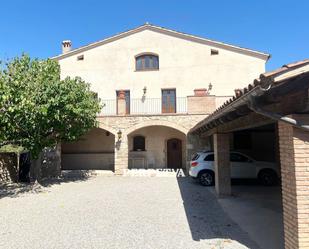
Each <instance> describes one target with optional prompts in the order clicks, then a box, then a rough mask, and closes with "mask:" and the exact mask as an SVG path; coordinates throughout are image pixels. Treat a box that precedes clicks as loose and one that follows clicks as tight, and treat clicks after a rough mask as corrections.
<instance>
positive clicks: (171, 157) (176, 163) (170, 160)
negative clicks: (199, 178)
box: [166, 138, 182, 169]
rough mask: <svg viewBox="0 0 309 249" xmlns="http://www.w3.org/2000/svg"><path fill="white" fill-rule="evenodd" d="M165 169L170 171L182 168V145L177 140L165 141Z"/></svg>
mask: <svg viewBox="0 0 309 249" xmlns="http://www.w3.org/2000/svg"><path fill="white" fill-rule="evenodd" d="M166 147H167V167H168V168H171V169H181V168H182V143H181V140H180V139H178V138H172V139H169V140H167V146H166Z"/></svg>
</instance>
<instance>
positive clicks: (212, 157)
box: [204, 154, 215, 162]
mask: <svg viewBox="0 0 309 249" xmlns="http://www.w3.org/2000/svg"><path fill="white" fill-rule="evenodd" d="M214 160H215V155H214V154H210V155H207V156H206V157H205V158H204V161H211V162H213V161H214Z"/></svg>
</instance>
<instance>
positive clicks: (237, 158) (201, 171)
mask: <svg viewBox="0 0 309 249" xmlns="http://www.w3.org/2000/svg"><path fill="white" fill-rule="evenodd" d="M230 164H231V178H235V179H241V178H243V179H244V178H248V179H250V178H251V179H259V180H260V181H261V183H262V184H263V185H274V184H276V183H277V180H278V175H280V173H279V169H278V167H277V165H276V164H275V163H271V162H262V161H255V160H253V159H252V158H250V157H248V156H246V155H244V154H242V153H239V152H234V151H232V152H230ZM189 175H190V176H191V177H193V178H195V179H198V180H199V182H200V183H201V184H202V185H204V186H211V185H214V183H215V165H214V152H213V151H203V152H197V153H195V154H194V155H193V157H192V160H191V162H190V170H189Z"/></svg>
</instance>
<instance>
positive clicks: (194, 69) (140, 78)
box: [59, 30, 265, 99]
mask: <svg viewBox="0 0 309 249" xmlns="http://www.w3.org/2000/svg"><path fill="white" fill-rule="evenodd" d="M73 43H74V41H73ZM211 48H212V47H211V46H208V45H205V44H201V43H197V42H192V41H188V40H184V39H181V38H177V37H172V36H169V35H165V34H161V33H158V32H155V31H151V30H144V31H141V32H139V33H136V34H133V35H130V36H127V37H124V38H122V39H119V40H116V41H113V42H111V43H107V44H105V45H102V46H99V47H96V48H94V49H90V50H88V51H85V52H83V53H81V54H83V55H84V60H83V61H77V56H78V55H80V54H77V55H73V56H70V57H66V58H63V59H61V60H60V61H59V63H60V66H61V75H62V77H65V76H80V77H82V78H83V79H84V80H86V81H88V82H90V83H91V84H92V90H94V91H96V92H98V94H99V97H101V98H102V99H114V98H115V96H116V93H115V90H116V89H118V90H119V89H128V90H130V93H131V98H141V97H142V93H143V91H142V89H143V88H144V86H146V87H147V89H148V90H147V94H146V96H147V98H161V89H162V88H177V90H176V94H177V97H186V96H188V95H193V89H195V88H207V87H208V84H209V83H210V82H211V83H212V85H213V90H212V91H211V94H214V95H220V96H226V95H233V94H234V91H233V90H234V89H235V88H239V87H244V86H247V85H248V84H249V83H252V81H253V79H254V78H256V77H258V76H259V74H260V73H262V72H264V71H265V61H264V60H262V59H259V58H255V57H252V56H248V55H244V54H240V53H237V52H232V51H228V50H224V49H218V50H219V55H213V56H211V55H210V49H211ZM143 52H153V53H156V54H158V55H159V64H160V69H159V71H146V72H145V71H143V72H136V71H135V57H134V56H135V55H137V54H139V53H143Z"/></svg>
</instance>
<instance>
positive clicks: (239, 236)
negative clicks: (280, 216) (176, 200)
mask: <svg viewBox="0 0 309 249" xmlns="http://www.w3.org/2000/svg"><path fill="white" fill-rule="evenodd" d="M177 180H178V185H179V189H180V192H181V196H182V199H183V205H184V209H185V212H186V216H187V220H188V224H189V227H190V231H191V236H192V239H193V240H195V241H200V240H205V239H226V240H234V241H238V242H239V243H240V244H242V245H244V246H246V247H248V248H251V249H258V248H260V247H259V246H258V245H257V243H256V242H254V241H253V240H252V239H251V238H250V237H249V235H248V233H247V232H245V231H243V230H242V229H241V228H240V227H239V225H238V224H236V223H235V222H234V221H233V220H232V219H231V218H230V217H229V216H228V215H227V214H226V213H225V212H224V210H223V208H222V207H221V205H220V203H219V202H218V200H217V197H216V195H215V194H214V193H213V191H211V190H210V189H208V188H206V187H202V186H201V185H199V184H198V183H197V182H195V181H193V180H192V179H190V178H188V177H182V178H177Z"/></svg>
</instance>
